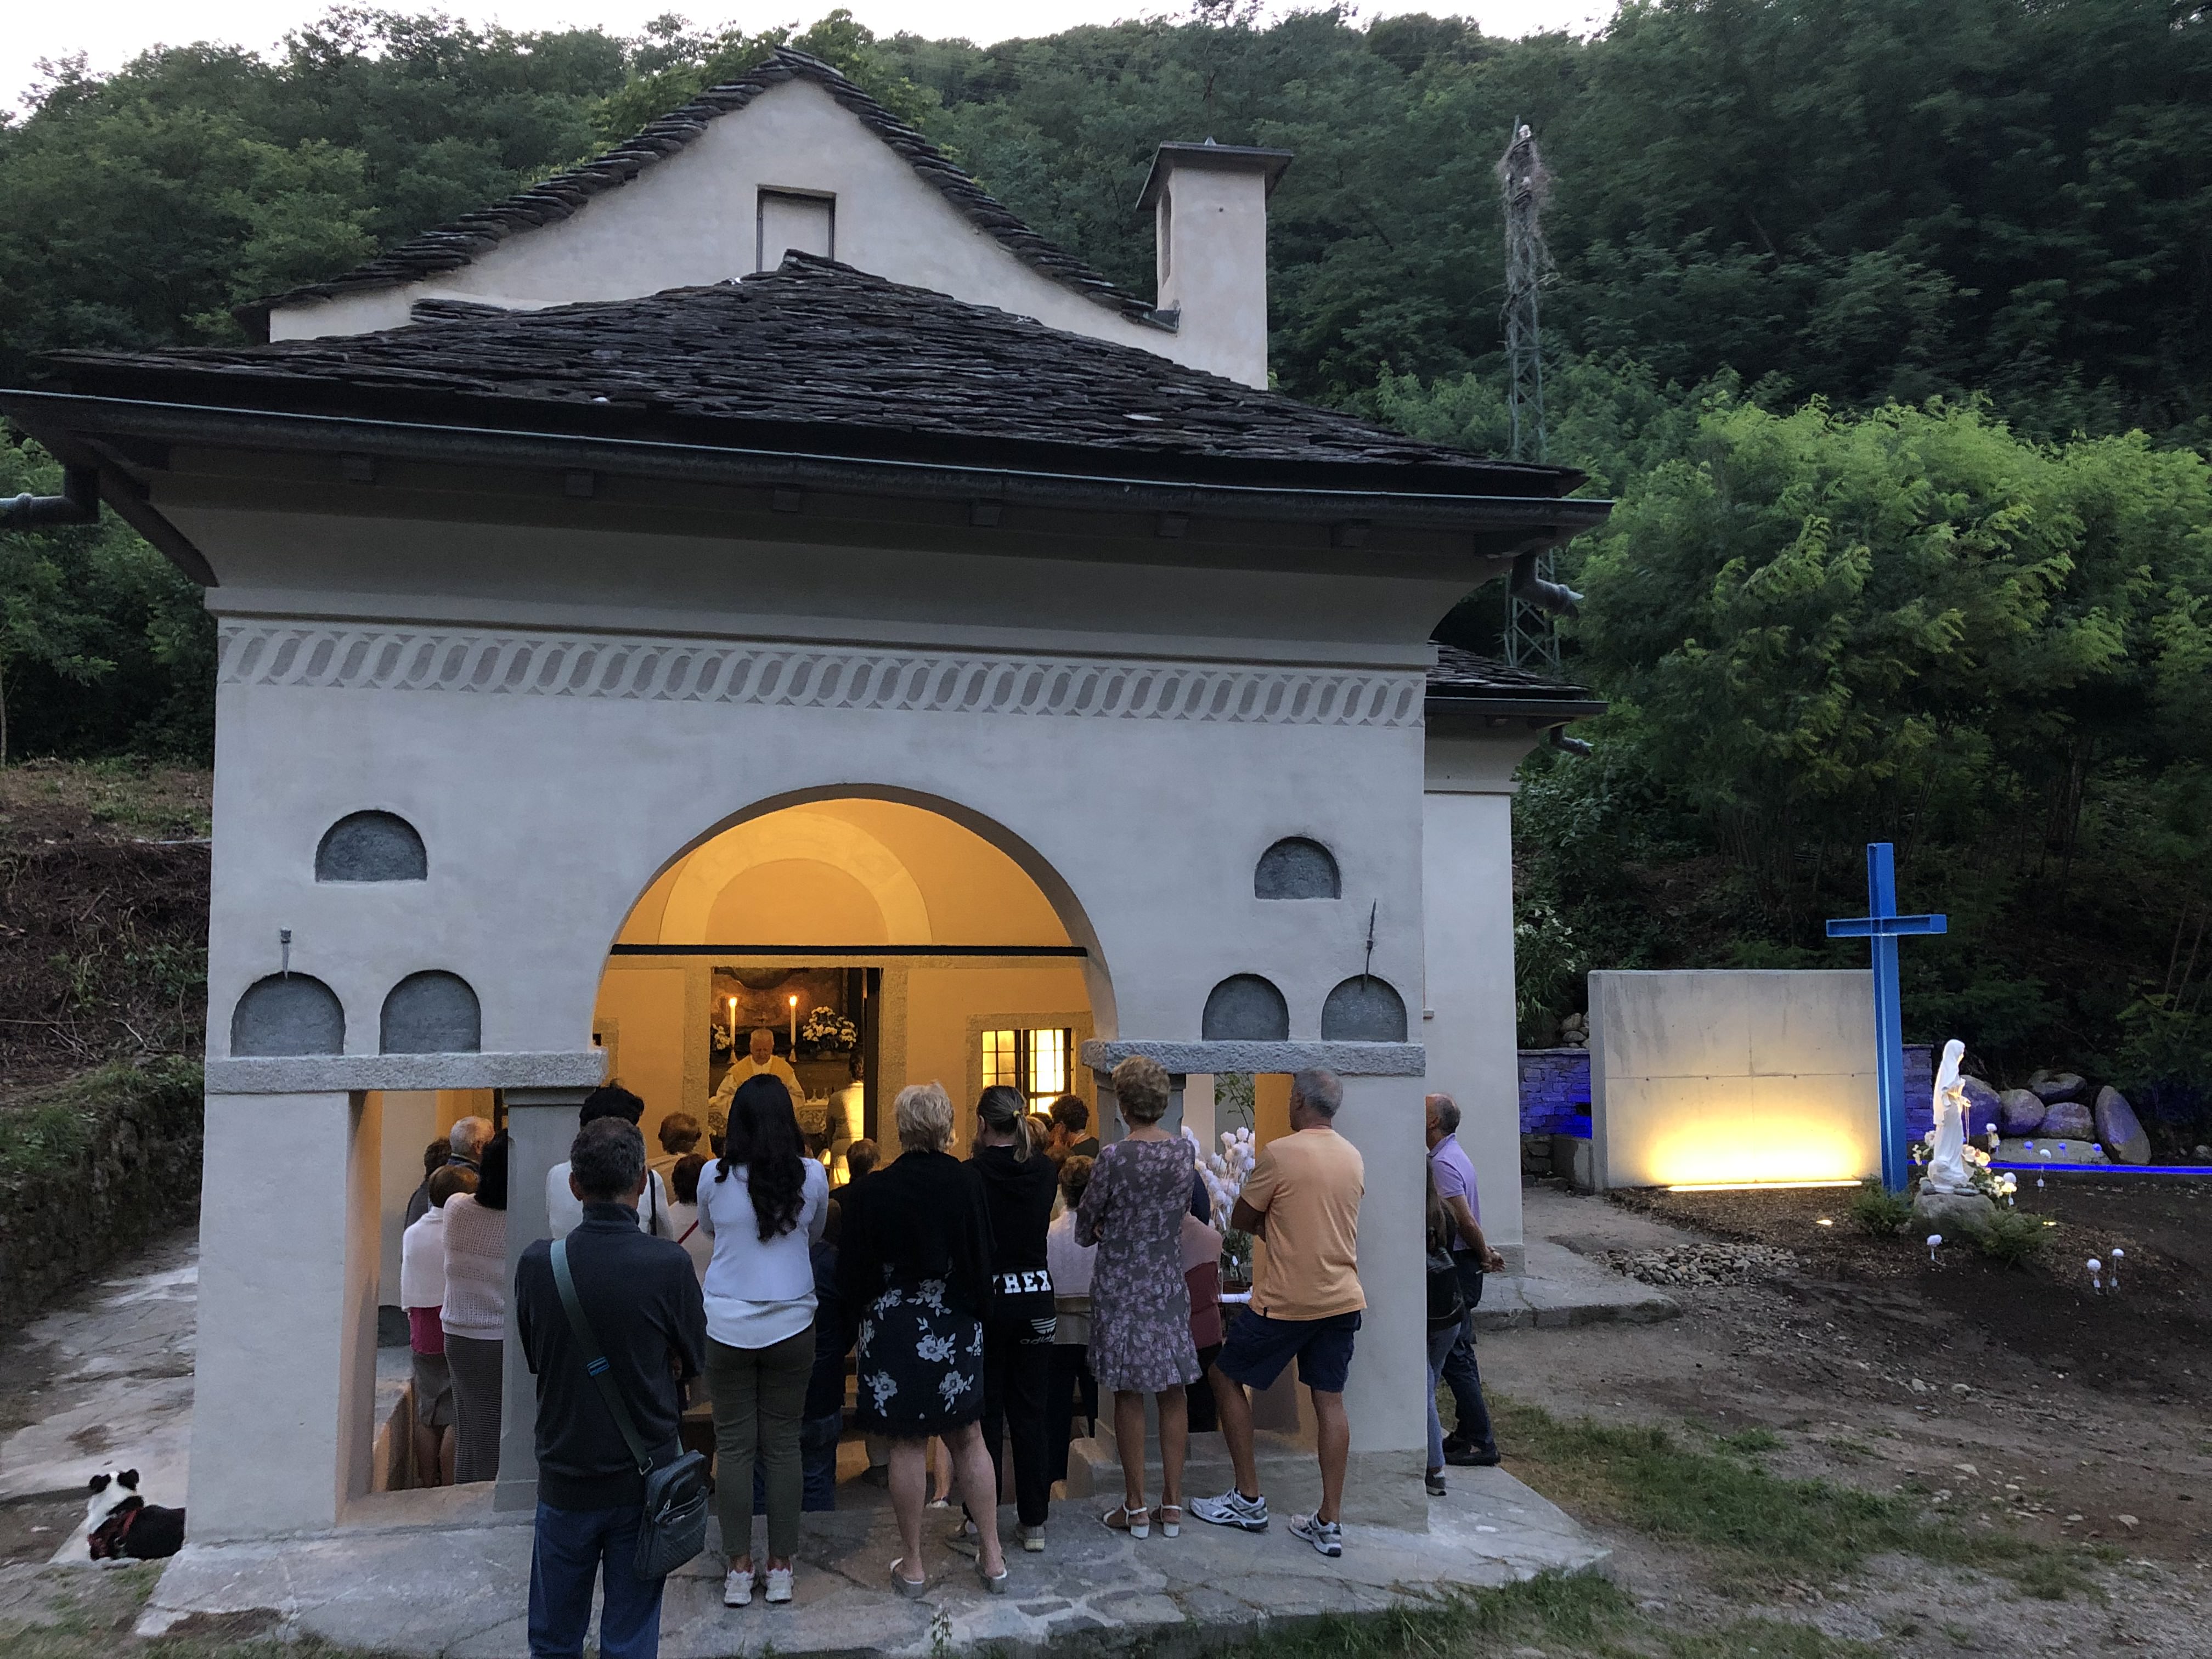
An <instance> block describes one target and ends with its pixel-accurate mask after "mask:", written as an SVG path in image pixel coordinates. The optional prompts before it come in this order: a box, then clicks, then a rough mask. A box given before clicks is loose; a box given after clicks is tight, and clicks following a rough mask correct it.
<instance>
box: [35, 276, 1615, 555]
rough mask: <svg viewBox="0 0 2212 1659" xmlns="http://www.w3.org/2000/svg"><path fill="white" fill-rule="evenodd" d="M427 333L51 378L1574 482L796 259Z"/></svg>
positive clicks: (494, 416) (896, 440) (1245, 476)
mask: <svg viewBox="0 0 2212 1659" xmlns="http://www.w3.org/2000/svg"><path fill="white" fill-rule="evenodd" d="M416 316H417V317H418V319H421V320H418V321H416V322H414V323H412V324H410V325H407V326H405V327H403V328H397V329H389V330H384V331H377V332H374V333H368V334H352V335H333V336H328V337H319V338H312V339H300V340H286V341H281V342H278V343H275V344H271V345H261V346H246V347H198V348H190V349H177V350H170V351H162V352H137V353H133V352H91V351H75V352H61V353H57V354H55V355H54V356H53V357H52V360H51V361H52V362H54V363H55V364H56V365H58V366H59V367H60V368H63V369H64V372H65V374H66V376H67V379H68V381H69V385H70V391H71V392H76V393H88V394H92V395H95V396H100V397H109V398H144V399H162V400H167V401H171V402H176V403H185V404H197V405H199V406H201V407H206V408H216V407H220V408H223V409H228V410H240V409H250V410H258V411H282V412H286V413H291V414H308V415H317V416H374V417H380V418H384V419H388V420H396V421H401V422H407V423H410V424H416V425H422V424H431V423H442V424H446V425H449V426H456V427H470V428H478V429H484V430H492V431H497V430H501V429H505V430H508V431H517V430H528V431H532V432H537V433H541V434H543V433H548V432H552V431H558V432H561V433H563V434H567V435H574V436H580V437H582V436H595V437H615V436H619V437H622V438H623V439H625V440H636V439H640V438H645V439H650V440H656V441H681V442H685V443H690V444H703V445H711V446H713V447H720V448H729V449H736V448H740V447H747V448H753V449H758V450H776V451H780V452H784V453H793V452H804V453H810V454H814V455H817V456H842V457H852V458H866V459H886V458H895V459H901V460H920V461H925V462H931V463H935V464H939V465H959V466H971V467H972V466H978V465H1013V466H1016V467H1018V468H1020V469H1024V470H1030V471H1057V472H1061V473H1067V474H1083V475H1087V476H1091V477H1099V476H1109V477H1140V478H1148V479H1169V480H1174V481H1176V482H1182V483H1230V484H1243V485H1256V486H1267V487H1278V488H1283V487H1287V488H1292V489H1370V490H1378V489H1379V490H1389V491H1416V492H1426V493H1431V494H1436V495H1469V496H1483V497H1496V496H1501V495H1502V496H1519V497H1523V498H1537V499H1549V498H1556V497H1559V496H1563V495H1566V494H1567V493H1568V492H1569V491H1570V490H1571V489H1574V488H1575V487H1576V486H1577V484H1579V483H1581V482H1582V481H1583V475H1582V474H1581V473H1579V472H1577V471H1574V470H1573V469H1571V468H1568V467H1559V466H1538V465H1528V464H1525V463H1520V462H1512V461H1498V460H1491V459H1486V458H1484V457H1482V456H1479V455H1475V454H1473V453H1469V452H1468V451H1466V450H1462V449H1455V448H1450V447H1446V446H1443V445H1440V444H1431V443H1424V442H1420V441H1416V440H1414V439H1411V438H1407V437H1406V436H1404V435H1401V434H1399V433H1395V432H1391V431H1389V430H1387V429H1385V428H1382V427H1378V426H1375V425H1371V424H1370V423H1369V422H1364V421H1361V420H1358V419H1355V418H1353V417H1352V416H1348V415H1343V414H1340V413H1337V412H1336V411H1334V410H1324V409H1316V408H1314V407H1312V406H1310V405H1308V404H1301V403H1299V402H1297V401H1296V400H1295V399H1293V398H1287V397H1285V396H1283V395H1282V394H1281V393H1279V392H1268V391H1262V390H1258V389H1255V388H1253V387H1250V386H1243V385H1242V384H1240V383H1238V382H1237V381H1234V380H1225V379H1223V378H1222V377H1220V376H1218V375H1214V374H1206V373H1204V372H1202V371H1200V370H1198V369H1194V368H1186V367H1184V366H1183V365H1182V364H1180V363H1176V362H1172V361H1170V359H1168V358H1165V357H1162V356H1158V355H1157V354H1155V353H1152V352H1149V351H1145V350H1141V349H1138V348H1135V347H1133V346H1125V345H1119V344H1115V343H1112V342H1110V341H1105V340H1099V339H1095V338H1092V337H1089V336H1085V335H1079V334H1073V333H1069V332H1066V331H1063V330H1060V329H1054V328H1048V327H1047V326H1045V325H1043V324H1042V323H1038V322H1036V321H1034V320H1032V319H1029V318H1026V317H1020V316H1017V315H1015V314H1013V313H1010V312H1005V311H1000V310H996V309H994V308H993V307H987V306H979V305H971V304H969V303H967V302H966V301H960V300H955V299H952V298H951V297H949V296H948V295H943V294H939V293H936V292H933V290H931V289H922V288H913V287H908V286H906V285H904V284H902V283H893V282H890V281H889V280H887V279H885V278H884V277H881V276H872V275H869V274H867V273H866V272H863V271H860V270H854V269H853V268H852V267H851V266H849V265H842V264H836V263H835V262H833V261H831V260H828V259H823V258H817V257H814V256H811V255H805V254H799V253H793V254H789V255H787V256H786V258H785V260H784V263H783V264H782V265H781V268H779V269H778V270H774V271H765V272H762V273H760V274H758V275H756V276H748V277H746V278H744V280H742V281H740V282H736V283H719V284H716V285H714V286H712V287H708V288H690V289H671V290H670V291H668V292H666V293H665V294H656V295H649V296H647V297H646V298H642V299H636V300H622V301H592V302H588V303H584V304H579V305H568V306H558V307H549V308H547V309H544V310H539V311H511V312H502V311H495V310H490V309H488V308H486V307H477V306H469V305H453V304H450V303H447V302H445V301H424V302H422V303H421V304H420V305H419V306H418V307H417V308H416ZM1559 507H1560V510H1562V511H1564V512H1565V513H1566V514H1567V516H1569V517H1572V518H1576V519H1578V520H1579V519H1588V520H1590V521H1593V522H1594V521H1595V520H1596V519H1598V518H1601V517H1602V516H1603V513H1604V511H1605V508H1604V504H1602V503H1599V502H1594V501H1589V502H1586V501H1575V502H1572V503H1564V502H1563V503H1560V504H1559Z"/></svg>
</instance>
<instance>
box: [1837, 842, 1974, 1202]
mask: <svg viewBox="0 0 2212 1659" xmlns="http://www.w3.org/2000/svg"><path fill="white" fill-rule="evenodd" d="M1867 909H1868V910H1869V912H1871V914H1870V915H1863V916H1852V917H1850V918H1848V919H1845V920H1841V921H1830V922H1829V923H1828V937H1829V938H1830V939H1871V940H1872V941H1873V943H1874V1043H1875V1068H1874V1074H1875V1097H1876V1098H1877V1099H1878V1100H1879V1101H1880V1102H1881V1184H1882V1185H1883V1186H1885V1187H1887V1188H1889V1190H1890V1191H1892V1192H1893V1193H1901V1192H1903V1191H1904V1190H1905V1180H1906V1178H1907V1176H1908V1174H1909V1173H1910V1171H1911V1167H1912V1164H1911V1158H1908V1157H1907V1156H1906V1154H1905V1011H1904V1005H1903V1002H1902V1000H1901V999H1900V998H1899V995H1898V987H1897V941H1898V939H1899V938H1900V937H1902V936H1903V935H1905V934H1906V933H1944V932H1947V931H1948V921H1947V919H1946V918H1944V917H1942V916H1900V915H1898V914H1897V859H1896V854H1895V851H1894V849H1893V848H1892V847H1891V846H1890V844H1889V843H1888V842H1886V841H1870V842H1868V843H1867Z"/></svg>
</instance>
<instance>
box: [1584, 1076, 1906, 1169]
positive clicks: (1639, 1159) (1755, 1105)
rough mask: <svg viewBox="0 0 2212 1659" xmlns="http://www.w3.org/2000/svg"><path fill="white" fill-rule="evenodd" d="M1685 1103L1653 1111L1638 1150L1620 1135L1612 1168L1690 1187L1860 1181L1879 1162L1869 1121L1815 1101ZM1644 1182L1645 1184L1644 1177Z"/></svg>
mask: <svg viewBox="0 0 2212 1659" xmlns="http://www.w3.org/2000/svg"><path fill="white" fill-rule="evenodd" d="M1682 1108H1683V1109H1680V1110H1679V1111H1675V1112H1669V1113H1668V1114H1665V1115H1659V1114H1657V1113H1647V1114H1646V1115H1645V1117H1644V1127H1643V1133H1642V1135H1640V1136H1638V1137H1637V1138H1638V1139H1644V1137H1648V1139H1645V1140H1644V1146H1645V1150H1644V1152H1642V1153H1641V1155H1640V1156H1638V1155H1637V1154H1635V1153H1633V1152H1630V1153H1629V1154H1628V1156H1627V1158H1626V1164H1625V1165H1624V1164H1623V1163H1622V1162H1621V1161H1620V1160H1621V1159H1622V1158H1623V1154H1624V1152H1625V1151H1626V1149H1625V1148H1624V1147H1623V1146H1622V1145H1621V1144H1620V1140H1619V1139H1617V1138H1616V1139H1615V1142H1614V1145H1613V1158H1614V1159H1615V1160H1616V1161H1615V1164H1614V1168H1615V1170H1617V1171H1618V1170H1621V1169H1622V1168H1624V1167H1626V1168H1637V1167H1638V1166H1639V1165H1640V1166H1641V1168H1640V1170H1639V1173H1641V1174H1642V1176H1643V1179H1644V1181H1648V1182H1650V1183H1651V1184H1652V1185H1654V1186H1660V1187H1673V1188H1677V1189H1678V1190H1679V1189H1680V1188H1697V1187H1707V1188H1726V1187H1783V1186H1819V1185H1829V1186H1837V1187H1855V1186H1857V1185H1858V1184H1859V1182H1862V1181H1863V1180H1865V1179H1866V1177H1867V1176H1868V1174H1869V1172H1870V1171H1871V1170H1874V1169H1875V1168H1877V1167H1878V1166H1879V1165H1880V1164H1881V1152H1880V1147H1879V1145H1878V1143H1877V1142H1876V1141H1875V1139H1874V1138H1873V1136H1872V1134H1871V1133H1863V1131H1870V1130H1871V1128H1872V1126H1871V1125H1870V1124H1869V1125H1864V1126H1862V1125H1860V1124H1859V1123H1857V1122H1856V1121H1852V1120H1850V1118H1849V1117H1848V1116H1846V1115H1842V1114H1840V1113H1824V1112H1823V1111H1821V1110H1820V1109H1817V1102H1815V1103H1800V1104H1796V1105H1792V1104H1789V1103H1775V1104H1773V1105H1771V1106H1769V1105H1767V1104H1766V1103H1764V1102H1760V1101H1757V1100H1745V1101H1741V1102H1736V1103H1710V1104H1704V1105H1699V1104H1698V1103H1696V1102H1694V1101H1693V1100H1689V1099H1685V1101H1684V1102H1683V1103H1682ZM1638 1184H1641V1183H1640V1182H1639V1183H1638Z"/></svg>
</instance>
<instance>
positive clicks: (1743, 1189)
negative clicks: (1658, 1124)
mask: <svg viewBox="0 0 2212 1659" xmlns="http://www.w3.org/2000/svg"><path fill="white" fill-rule="evenodd" d="M1864 1184H1865V1183H1864V1182H1859V1181H1856V1180H1854V1181H1686V1182H1680V1183H1679V1184H1677V1185H1675V1186H1672V1187H1669V1188H1668V1189H1667V1190H1668V1192H1670V1193H1760V1192H1788V1191H1791V1190H1794V1189H1796V1188H1802V1187H1858V1186H1863V1185H1864ZM1820 1225H1822V1226H1824V1227H1825V1226H1826V1225H1828V1224H1827V1223H1826V1222H1825V1221H1824V1222H1822V1223H1821V1224H1820Z"/></svg>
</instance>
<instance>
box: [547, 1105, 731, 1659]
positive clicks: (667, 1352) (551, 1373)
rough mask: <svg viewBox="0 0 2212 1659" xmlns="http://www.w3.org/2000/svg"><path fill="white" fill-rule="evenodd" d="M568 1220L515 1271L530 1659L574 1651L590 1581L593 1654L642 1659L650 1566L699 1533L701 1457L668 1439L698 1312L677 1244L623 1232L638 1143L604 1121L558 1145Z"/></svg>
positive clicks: (656, 1608)
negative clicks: (534, 1419)
mask: <svg viewBox="0 0 2212 1659" xmlns="http://www.w3.org/2000/svg"><path fill="white" fill-rule="evenodd" d="M568 1181H569V1186H570V1188H571V1190H572V1191H573V1193H574V1196H575V1197H576V1199H577V1200H579V1201H580V1203H581V1204H582V1206H583V1220H582V1222H581V1223H580V1225H577V1227H576V1228H575V1229H574V1231H571V1232H570V1233H569V1234H568V1237H565V1238H563V1239H561V1240H559V1241H557V1242H555V1241H549V1240H546V1239H540V1240H538V1242H537V1243H534V1244H532V1245H531V1246H530V1248H529V1249H526V1250H525V1251H524V1252H523V1253H522V1260H521V1261H520V1263H519V1264H518V1265H517V1267H516V1268H515V1273H514V1309H515V1322H516V1325H517V1327H518V1328H519V1330H520V1335H521V1340H522V1351H523V1354H524V1356H525V1358H526V1359H527V1360H528V1362H529V1365H530V1370H531V1372H532V1375H533V1376H535V1377H536V1378H537V1379H538V1431H537V1441H538V1519H537V1536H536V1540H535V1542H534V1544H533V1546H532V1551H531V1559H530V1651H531V1655H532V1659H580V1655H581V1654H582V1652H583V1650H584V1632H585V1629H586V1626H588V1625H589V1623H590V1622H591V1615H592V1585H593V1583H594V1582H595V1581H597V1580H599V1579H600V1578H601V1577H604V1579H605V1605H604V1607H602V1609H601V1611H600V1614H599V1652H600V1654H601V1655H602V1656H603V1659H656V1656H657V1655H658V1654H659V1650H660V1592H661V1587H662V1583H663V1581H664V1579H665V1575H666V1574H667V1573H668V1572H670V1571H672V1570H673V1569H674V1568H676V1567H678V1566H680V1565H683V1564H684V1562H685V1561H686V1560H689V1559H690V1558H691V1557H692V1556H694V1555H696V1554H697V1553H699V1551H700V1549H701V1548H702V1547H703V1546H704V1544H705V1541H706V1516H707V1481H706V1474H707V1471H706V1465H705V1462H704V1460H703V1459H702V1458H701V1457H700V1455H698V1454H697V1453H696V1452H685V1451H684V1450H683V1449H682V1448H681V1446H680V1445H679V1444H678V1433H677V1430H678V1422H679V1419H680V1418H681V1414H682V1411H683V1394H682V1386H683V1384H684V1383H688V1382H689V1381H690V1379H691V1378H693V1377H695V1376H698V1375H699V1373H700V1371H701V1370H702V1367H703V1366H704V1364H705V1362H706V1348H707V1314H706V1308H705V1304H704V1303H703V1302H702V1298H701V1296H700V1291H699V1281H698V1279H697V1277H696V1274H694V1273H693V1272H692V1270H691V1258H690V1255H688V1254H687V1253H686V1252H685V1251H684V1249H683V1247H682V1246H680V1245H678V1244H677V1243H673V1242H671V1240H668V1239H665V1238H655V1237H652V1236H651V1235H650V1234H648V1233H645V1232H641V1231H639V1229H638V1218H637V1205H638V1200H639V1199H640V1198H641V1195H642V1194H644V1192H645V1186H646V1162H645V1138H644V1137H643V1136H642V1135H641V1134H640V1133H638V1130H637V1126H636V1125H635V1124H634V1123H630V1122H628V1121H624V1120H623V1119H621V1118H619V1117H607V1118H600V1119H599V1120H597V1121H594V1122H592V1123H589V1124H586V1126H585V1127H584V1128H583V1130H582V1132H581V1133H579V1134H578V1135H577V1136H576V1139H575V1142H574V1145H573V1146H570V1148H569V1150H568Z"/></svg>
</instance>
